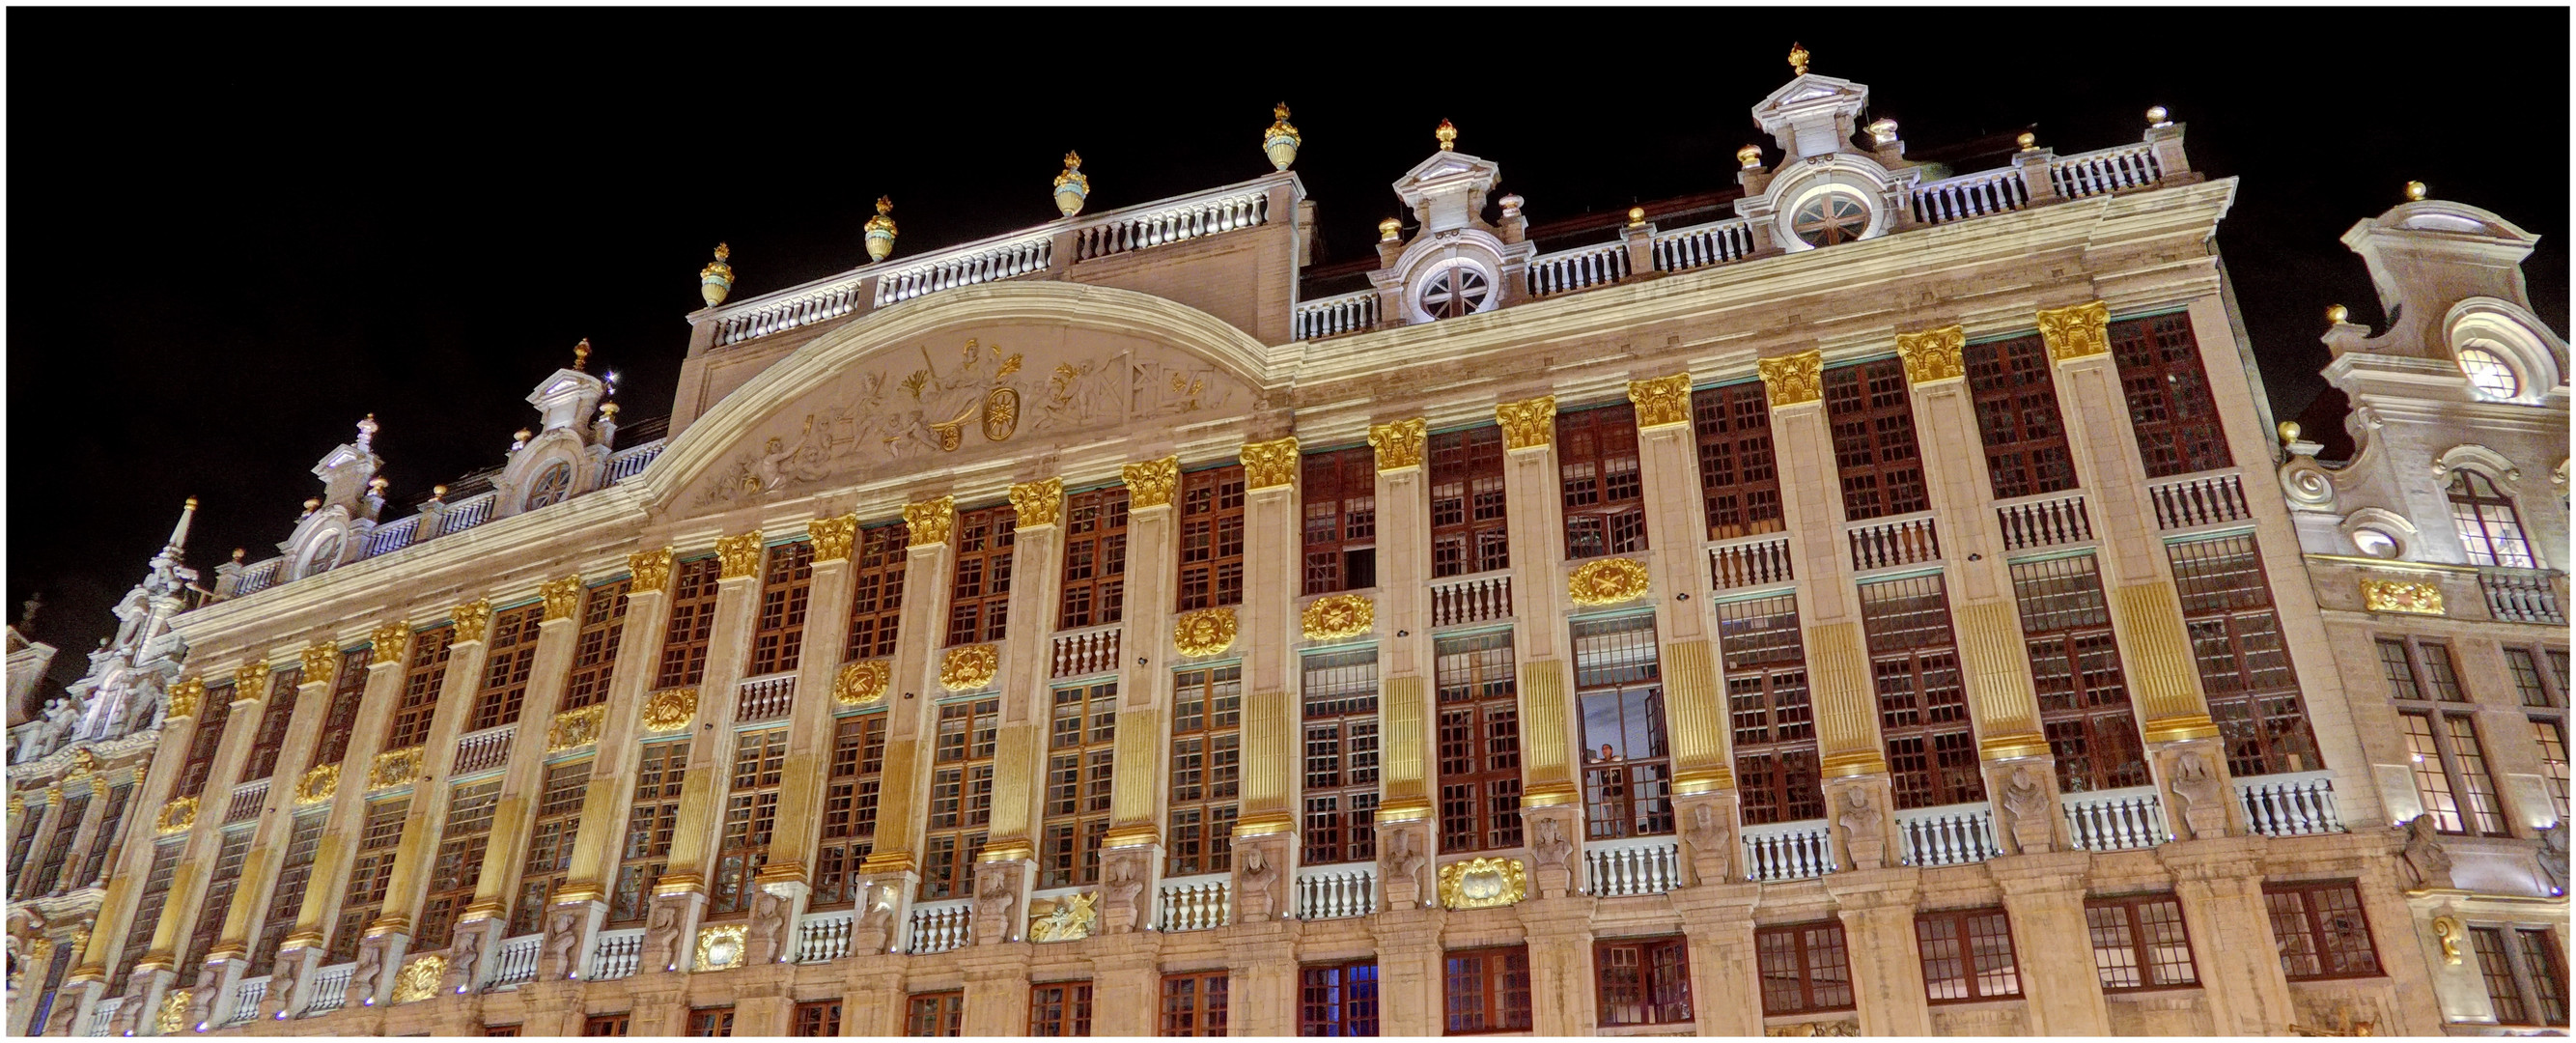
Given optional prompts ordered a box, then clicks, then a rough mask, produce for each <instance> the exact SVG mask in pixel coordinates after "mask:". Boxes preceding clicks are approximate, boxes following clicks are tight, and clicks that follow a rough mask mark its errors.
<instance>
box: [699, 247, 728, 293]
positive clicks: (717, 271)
mask: <svg viewBox="0 0 2576 1043" xmlns="http://www.w3.org/2000/svg"><path fill="white" fill-rule="evenodd" d="M732 256H733V251H732V250H729V249H726V248H725V244H723V243H717V244H716V259H715V261H714V262H713V263H711V264H709V265H707V266H706V267H704V268H700V269H698V296H700V297H702V298H705V299H706V302H707V307H710V308H712V307H715V306H716V305H719V304H723V303H724V299H725V295H726V294H729V293H732V292H733V265H730V264H727V263H725V259H726V258H729V257H732Z"/></svg>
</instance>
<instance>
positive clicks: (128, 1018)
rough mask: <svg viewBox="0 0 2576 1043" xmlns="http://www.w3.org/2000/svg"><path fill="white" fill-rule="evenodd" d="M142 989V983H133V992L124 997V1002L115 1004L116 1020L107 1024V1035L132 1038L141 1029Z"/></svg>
mask: <svg viewBox="0 0 2576 1043" xmlns="http://www.w3.org/2000/svg"><path fill="white" fill-rule="evenodd" d="M143 988H144V986H143V983H142V982H136V983H134V991H133V992H132V993H131V994H129V995H127V996H126V997H125V1002H123V1003H120V1004H117V1006H116V1018H115V1020H113V1021H110V1022H108V1026H107V1031H108V1034H109V1035H112V1036H118V1037H126V1036H132V1035H134V1034H135V1032H137V1031H139V1030H140V1029H141V1028H142V1027H143Z"/></svg>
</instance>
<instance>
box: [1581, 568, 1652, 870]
mask: <svg viewBox="0 0 2576 1043" xmlns="http://www.w3.org/2000/svg"><path fill="white" fill-rule="evenodd" d="M1640 622H1642V624H1643V625H1639V624H1640ZM1567 630H1568V632H1569V635H1570V636H1571V638H1572V642H1571V644H1572V646H1573V649H1574V656H1573V658H1574V691H1575V700H1576V706H1577V707H1578V709H1579V712H1580V713H1581V714H1582V722H1583V750H1582V753H1583V756H1582V762H1583V805H1584V816H1583V817H1584V828H1585V831H1586V832H1587V834H1588V835H1589V836H1590V838H1591V839H1594V840H1611V839H1616V838H1619V837H1638V836H1662V835H1668V834H1670V833H1672V832H1673V830H1674V825H1675V822H1674V815H1673V749H1672V719H1671V716H1670V714H1669V711H1668V710H1667V708H1666V707H1665V705H1664V684H1663V659H1662V648H1661V646H1660V645H1659V644H1658V643H1657V637H1658V631H1657V628H1656V626H1655V617H1654V616H1653V615H1652V614H1651V613H1644V614H1639V613H1630V614H1625V615H1619V616H1611V617H1607V618H1595V619H1577V620H1572V621H1569V622H1568V624H1567ZM1629 634H1634V635H1642V636H1639V637H1626V638H1621V636H1620V635H1629ZM1587 638H1605V639H1611V640H1617V641H1619V642H1620V644H1622V645H1623V646H1626V650H1628V651H1636V650H1642V652H1643V654H1642V655H1616V656H1612V657H1609V658H1607V659H1603V658H1596V655H1597V653H1598V651H1599V650H1600V649H1599V646H1595V647H1591V648H1587V647H1586V639H1587ZM1606 643H1607V642H1604V644H1606ZM1603 722H1609V723H1611V725H1612V727H1611V728H1610V729H1609V730H1606V731H1603V730H1598V729H1599V725H1600V724H1601V723H1603ZM1639 742H1641V743H1642V744H1643V749H1642V750H1641V749H1633V748H1623V747H1627V746H1629V745H1630V744H1631V743H1639ZM1596 749H1599V750H1603V751H1606V752H1602V753H1595V752H1594V751H1595V750H1596Z"/></svg>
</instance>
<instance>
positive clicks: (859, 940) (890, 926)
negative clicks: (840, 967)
mask: <svg viewBox="0 0 2576 1043" xmlns="http://www.w3.org/2000/svg"><path fill="white" fill-rule="evenodd" d="M894 902H895V890H894V885H893V884H888V883H878V884H875V885H872V886H870V887H869V888H868V901H867V906H866V908H865V909H864V910H863V911H861V912H860V914H859V925H858V928H857V929H856V930H854V931H852V932H851V937H850V944H851V947H852V948H853V949H855V950H857V951H859V952H869V953H877V952H884V951H886V947H887V946H888V945H889V944H890V943H892V942H893V941H894Z"/></svg>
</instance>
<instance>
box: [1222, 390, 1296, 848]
mask: <svg viewBox="0 0 2576 1043" xmlns="http://www.w3.org/2000/svg"><path fill="white" fill-rule="evenodd" d="M1241 459H1242V461H1243V488H1244V503H1243V544H1244V554H1243V604H1242V605H1240V606H1238V607H1237V608H1236V609H1235V610H1234V611H1235V612H1236V613H1237V614H1238V616H1239V617H1240V624H1239V627H1238V630H1237V634H1238V637H1237V638H1236V641H1235V647H1237V648H1239V649H1241V650H1242V655H1243V775H1242V778H1243V790H1242V792H1243V797H1242V803H1241V805H1240V810H1238V811H1237V813H1236V814H1237V817H1236V819H1235V825H1234V844H1235V849H1236V860H1237V862H1238V864H1240V862H1241V860H1242V857H1243V853H1244V851H1245V850H1246V849H1248V848H1256V847H1257V848H1259V849H1261V852H1262V855H1263V856H1264V858H1265V859H1266V860H1267V861H1268V862H1269V864H1271V865H1272V866H1276V867H1279V870H1280V871H1281V872H1293V871H1294V869H1295V866H1296V865H1297V861H1296V854H1297V821H1298V816H1297V792H1298V781H1299V776H1298V765H1299V763H1300V761H1299V756H1298V754H1299V744H1298V735H1299V730H1298V724H1297V721H1298V708H1299V704H1300V698H1299V691H1300V682H1301V680H1302V678H1301V676H1300V674H1299V671H1298V662H1297V658H1298V657H1297V651H1296V650H1297V647H1298V645H1299V643H1300V640H1301V635H1300V633H1299V629H1298V622H1297V598H1298V593H1297V592H1298V591H1300V590H1303V589H1305V588H1304V584H1303V583H1302V582H1301V581H1300V575H1301V571H1302V566H1303V564H1304V562H1305V554H1304V546H1305V544H1304V542H1303V539H1304V535H1303V529H1302V527H1301V526H1302V522H1303V519H1302V517H1301V515H1300V514H1299V498H1298V495H1297V470H1298V465H1299V458H1298V455H1297V439H1296V438H1294V437H1288V438H1280V439H1275V440H1272V441H1268V442H1247V443H1245V444H1244V446H1243V451H1242V454H1241ZM1236 897H1237V898H1238V899H1240V898H1241V892H1240V890H1239V889H1238V891H1237V893H1236Z"/></svg>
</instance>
